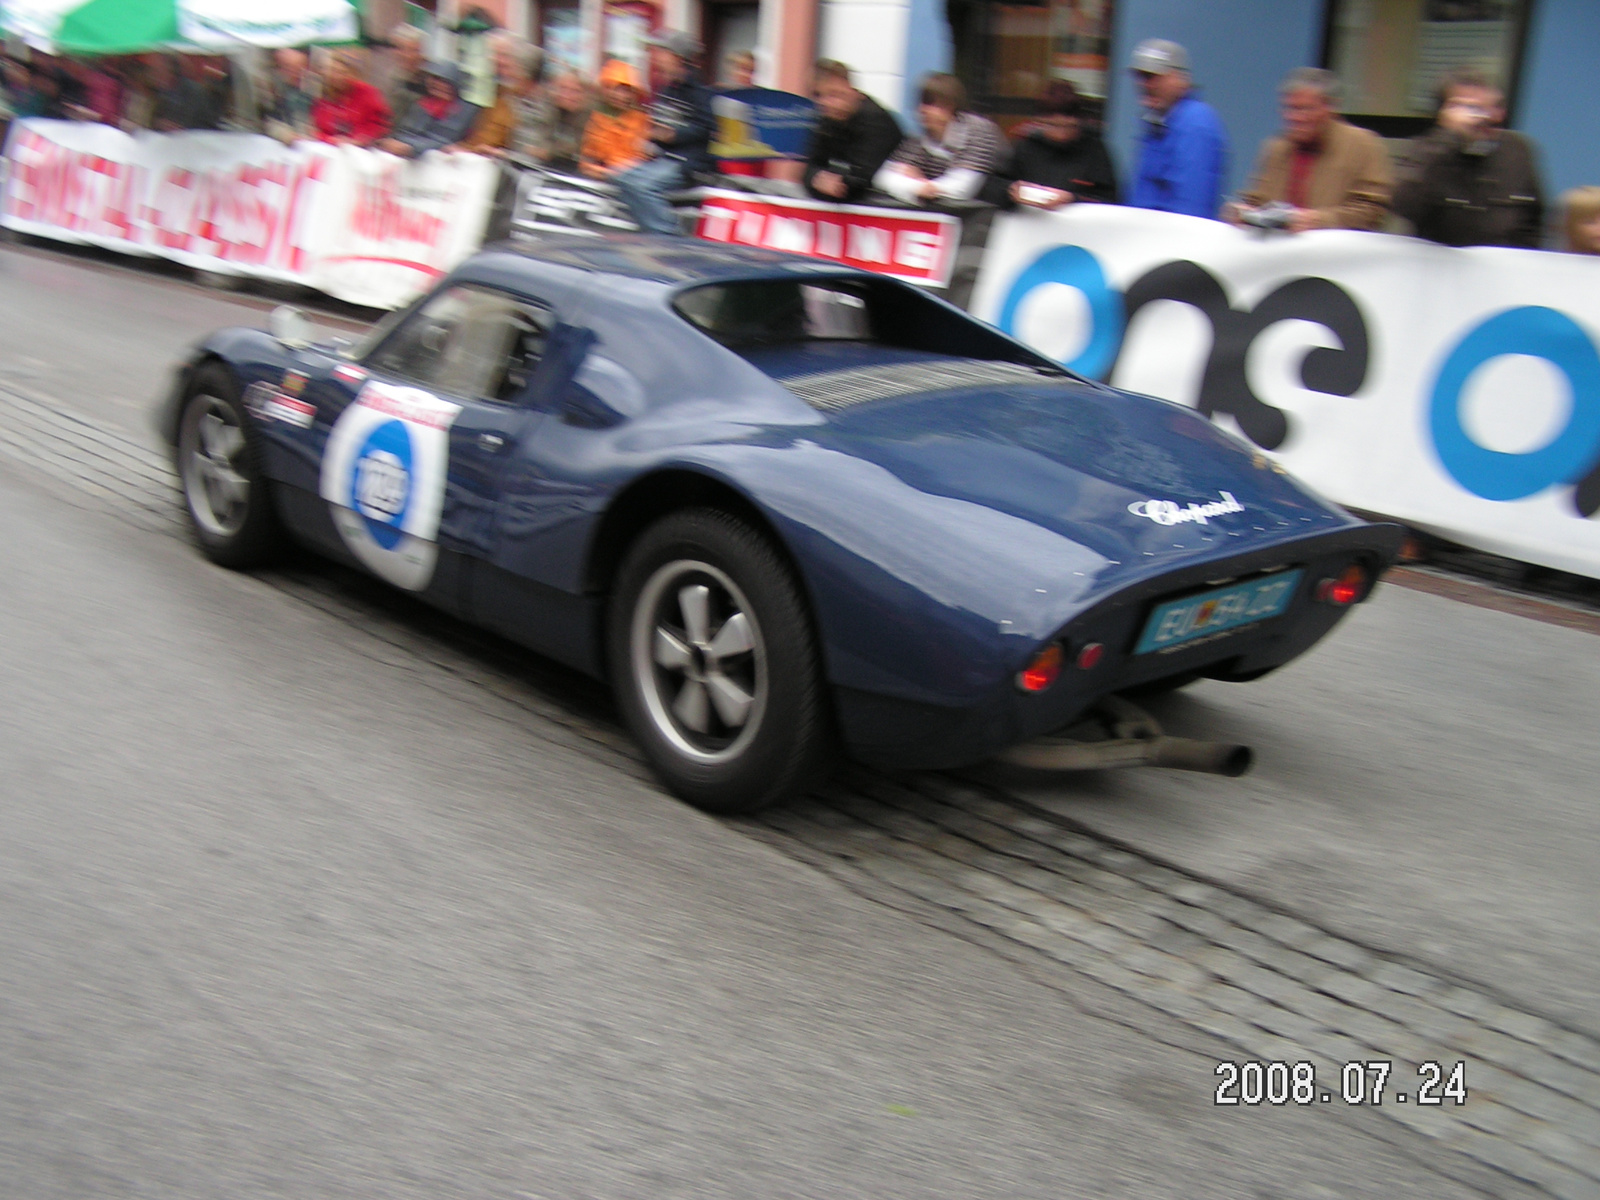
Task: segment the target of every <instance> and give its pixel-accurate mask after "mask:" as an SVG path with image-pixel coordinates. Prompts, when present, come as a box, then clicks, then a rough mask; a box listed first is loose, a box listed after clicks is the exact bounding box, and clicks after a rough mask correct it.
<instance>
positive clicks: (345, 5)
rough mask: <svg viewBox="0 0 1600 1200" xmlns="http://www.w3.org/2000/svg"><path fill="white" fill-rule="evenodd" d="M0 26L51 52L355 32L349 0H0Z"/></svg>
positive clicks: (220, 47) (344, 38)
mask: <svg viewBox="0 0 1600 1200" xmlns="http://www.w3.org/2000/svg"><path fill="white" fill-rule="evenodd" d="M0 26H3V27H4V29H5V30H6V32H8V33H11V34H14V35H15V36H17V37H20V38H22V39H23V40H24V41H26V42H27V43H28V44H29V45H31V46H33V47H35V48H36V49H39V50H45V51H48V52H50V53H53V54H138V53H141V52H143V51H146V50H169V49H170V50H205V51H212V52H219V53H220V52H224V51H227V50H236V49H240V48H242V47H246V46H261V47H266V48H272V47H277V46H303V45H305V44H306V43H308V42H353V41H355V40H357V38H359V37H360V32H361V26H360V19H359V17H358V15H357V11H356V6H355V4H354V3H353V2H352V0H272V3H271V4H264V3H262V0H0Z"/></svg>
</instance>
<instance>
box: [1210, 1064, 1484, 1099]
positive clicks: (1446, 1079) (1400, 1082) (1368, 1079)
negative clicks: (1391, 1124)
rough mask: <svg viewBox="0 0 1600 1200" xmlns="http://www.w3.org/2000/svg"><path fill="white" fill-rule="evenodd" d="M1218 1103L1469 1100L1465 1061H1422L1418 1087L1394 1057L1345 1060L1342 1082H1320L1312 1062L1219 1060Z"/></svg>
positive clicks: (1341, 1074) (1216, 1073)
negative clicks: (1397, 1065)
mask: <svg viewBox="0 0 1600 1200" xmlns="http://www.w3.org/2000/svg"><path fill="white" fill-rule="evenodd" d="M1214 1073H1215V1075H1216V1076H1217V1090H1216V1092H1215V1093H1214V1102H1215V1103H1217V1104H1222V1105H1234V1104H1241V1105H1256V1104H1272V1105H1286V1104H1333V1103H1335V1102H1339V1103H1344V1104H1384V1103H1389V1104H1420V1105H1423V1106H1425V1107H1426V1106H1430V1105H1441V1104H1465V1103H1466V1102H1467V1064H1466V1063H1464V1062H1456V1063H1439V1062H1424V1063H1418V1064H1417V1069H1416V1075H1415V1080H1416V1086H1415V1087H1412V1086H1410V1084H1409V1082H1408V1080H1410V1079H1411V1078H1412V1077H1411V1076H1410V1075H1408V1074H1407V1073H1406V1072H1405V1071H1404V1069H1403V1068H1402V1069H1401V1070H1400V1071H1396V1069H1395V1064H1394V1061H1393V1060H1392V1059H1381V1058H1380V1059H1372V1060H1370V1061H1367V1062H1347V1063H1345V1064H1344V1065H1343V1066H1342V1067H1341V1068H1340V1070H1339V1082H1338V1083H1337V1084H1334V1083H1332V1082H1331V1081H1324V1080H1318V1078H1317V1069H1316V1067H1315V1066H1314V1065H1313V1064H1311V1063H1309V1062H1294V1063H1289V1062H1260V1061H1255V1060H1247V1061H1242V1062H1219V1063H1218V1064H1217V1067H1216V1071H1215V1072H1214Z"/></svg>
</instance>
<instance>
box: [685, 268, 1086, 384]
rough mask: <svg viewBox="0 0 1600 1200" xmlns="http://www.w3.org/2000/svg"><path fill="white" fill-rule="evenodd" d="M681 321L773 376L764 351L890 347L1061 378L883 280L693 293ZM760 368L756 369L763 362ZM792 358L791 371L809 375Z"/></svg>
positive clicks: (752, 285)
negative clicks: (1019, 366) (1016, 365)
mask: <svg viewBox="0 0 1600 1200" xmlns="http://www.w3.org/2000/svg"><path fill="white" fill-rule="evenodd" d="M673 307H674V308H675V309H676V311H677V313H678V315H679V316H681V317H682V318H683V319H684V320H685V321H688V322H689V323H690V324H691V325H693V326H694V327H695V328H696V329H698V330H700V331H701V332H702V333H704V334H706V335H707V336H709V337H711V338H714V339H715V340H716V341H718V342H720V343H722V344H723V345H724V346H726V347H728V348H729V349H730V350H733V351H735V352H736V353H739V354H741V355H743V356H744V357H745V358H746V359H748V360H750V361H752V362H755V363H756V365H757V366H760V367H761V368H762V369H763V370H767V369H768V366H769V363H770V360H771V356H770V355H768V354H763V353H762V352H763V351H770V350H777V349H781V348H793V349H794V350H797V351H799V352H801V355H802V356H804V354H805V351H806V347H808V346H809V347H814V348H815V349H816V350H818V351H819V352H821V351H822V350H823V348H824V347H825V346H832V347H843V346H845V345H847V344H851V343H853V344H855V345H858V346H862V347H885V348H887V349H889V350H892V351H911V352H913V353H914V356H915V357H918V358H920V357H922V356H925V355H935V356H941V357H956V358H965V359H978V360H984V361H990V362H1009V363H1020V364H1023V365H1026V366H1028V367H1032V368H1035V369H1039V370H1045V371H1056V372H1059V371H1060V368H1059V367H1058V366H1056V365H1055V364H1053V363H1051V362H1050V361H1049V360H1047V359H1044V358H1041V357H1040V356H1039V355H1038V354H1035V353H1034V352H1033V351H1031V350H1028V349H1027V348H1025V347H1023V346H1020V345H1018V344H1017V343H1016V342H1013V341H1012V340H1011V339H1010V338H1007V337H1005V336H1004V335H1003V334H1001V333H999V332H998V331H997V330H995V329H993V328H992V327H991V326H988V325H985V324H984V323H983V322H981V321H978V320H976V319H974V318H972V317H969V316H968V315H967V314H966V313H963V312H961V311H959V310H958V309H954V308H951V307H950V306H949V305H948V304H943V303H940V302H939V301H937V300H934V299H933V298H932V297H930V296H929V295H927V294H926V293H925V292H923V291H921V290H919V289H917V288H914V287H912V286H910V285H909V284H904V283H900V282H898V281H897V280H893V279H887V278H884V277H882V276H872V275H849V276H839V277H831V278H830V277H827V276H822V277H815V276H813V277H803V276H795V275H790V276H785V277H782V278H777V279H741V280H733V281H729V282H721V283H708V284H701V285H700V286H698V287H691V288H687V289H685V290H684V291H682V292H679V293H678V295H677V296H676V297H675V298H674V300H673ZM758 359H759V360H761V361H757V360H758ZM794 359H795V355H792V354H790V355H786V356H785V362H786V364H787V366H788V367H789V368H791V369H808V368H804V367H801V366H799V364H797V363H796V362H794V361H791V360H794Z"/></svg>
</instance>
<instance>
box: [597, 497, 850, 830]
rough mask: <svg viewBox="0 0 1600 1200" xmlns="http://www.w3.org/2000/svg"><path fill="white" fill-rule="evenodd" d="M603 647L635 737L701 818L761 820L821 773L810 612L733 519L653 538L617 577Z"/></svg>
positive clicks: (818, 679) (776, 562)
mask: <svg viewBox="0 0 1600 1200" xmlns="http://www.w3.org/2000/svg"><path fill="white" fill-rule="evenodd" d="M696 613H698V615H696ZM606 647H607V650H608V656H609V661H610V670H611V681H612V685H613V686H614V687H615V689H616V694H617V701H618V703H619V705H620V706H621V708H622V712H623V716H624V718H625V719H626V720H627V723H628V727H629V728H630V729H631V730H632V731H633V735H634V737H635V738H637V739H638V741H639V744H640V745H641V746H642V747H643V748H644V751H645V754H646V756H647V757H648V758H649V759H650V762H651V764H652V765H653V766H654V767H655V769H656V771H657V772H658V773H659V774H660V776H661V778H662V779H663V781H665V783H666V785H667V787H668V788H670V789H671V790H672V791H673V792H674V793H675V794H676V795H678V796H680V797H682V798H683V799H684V800H687V801H688V802H689V803H690V804H693V805H694V806H695V807H697V808H701V809H704V810H706V811H708V812H718V813H738V812H754V811H755V810H757V809H760V808H765V807H766V806H768V805H770V804H776V803H778V802H780V801H782V800H785V799H788V798H789V797H791V796H795V795H798V794H800V793H802V792H804V791H806V790H807V789H809V788H811V787H814V786H816V785H817V784H819V783H820V782H821V781H822V779H823V778H824V776H825V775H826V773H827V770H828V767H829V766H830V765H831V762H832V758H833V736H832V724H831V717H830V714H829V705H828V695H827V685H826V682H825V680H824V678H823V674H822V665H821V657H820V655H819V654H818V652H817V639H816V634H815V632H814V631H813V629H812V626H811V620H810V616H809V614H808V612H807V608H806V603H805V600H804V598H803V596H802V594H801V591H800V588H799V586H798V584H797V582H796V581H795V578H794V576H793V574H792V572H791V571H790V570H789V567H788V565H787V564H786V563H785V562H784V560H783V558H782V557H781V556H780V555H779V554H778V552H777V551H776V550H775V549H774V548H773V546H772V544H771V543H770V542H769V541H768V540H767V539H766V538H765V537H763V536H762V535H761V534H760V533H758V532H757V531H756V530H754V529H752V528H751V527H750V526H749V525H748V524H746V523H745V522H743V521H741V520H739V519H738V518H737V517H733V516H730V515H729V514H727V513H724V512H720V511H718V510H715V509H706V508H699V509H686V510H684V511H682V512H678V513H673V514H672V515H670V516H667V517H665V518H663V519H662V520H661V521H660V522H658V523H657V524H655V525H653V526H651V527H650V528H649V529H647V530H646V531H645V532H644V533H643V534H642V535H641V536H640V537H639V540H638V541H636V542H635V543H634V544H633V546H632V547H631V548H630V549H629V550H628V553H627V555H626V557H625V558H624V560H623V563H622V567H621V570H620V571H619V572H618V576H617V586H616V588H615V589H614V591H613V593H612V600H611V607H610V611H609V614H608V619H607V639H606ZM741 698H742V699H741ZM741 705H742V706H743V707H742V708H741ZM741 713H742V715H741Z"/></svg>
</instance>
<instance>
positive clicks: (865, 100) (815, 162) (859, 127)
mask: <svg viewBox="0 0 1600 1200" xmlns="http://www.w3.org/2000/svg"><path fill="white" fill-rule="evenodd" d="M903 136H904V135H903V134H902V133H901V132H900V126H899V125H898V124H896V123H895V119H894V118H893V117H892V116H890V115H889V113H888V111H887V110H886V109H885V108H884V107H883V106H882V105H881V104H879V103H878V102H877V101H876V100H874V99H873V98H872V97H871V96H863V97H861V104H860V105H859V106H858V107H857V108H856V111H855V112H854V113H852V114H851V115H850V118H849V120H846V121H830V120H829V119H828V118H826V117H824V118H822V119H821V120H820V121H818V122H817V127H816V128H815V129H813V130H812V131H811V143H810V145H809V146H807V148H806V175H805V180H806V190H807V191H808V192H810V193H811V194H812V195H813V196H815V197H816V198H817V199H819V200H835V199H843V200H859V199H861V197H862V196H863V195H865V194H866V192H867V189H868V188H870V187H871V186H872V177H873V176H874V175H876V174H877V173H878V168H879V167H881V166H883V164H884V163H885V162H886V161H888V158H889V155H891V154H893V153H894V152H895V150H896V149H897V148H898V147H899V145H900V141H901V138H902V137H903ZM818 171H832V172H834V174H836V175H838V176H840V177H841V178H842V179H843V180H844V185H845V189H846V190H845V194H844V195H843V196H842V197H835V196H824V195H823V194H822V193H821V192H819V191H817V190H815V189H814V188H813V187H812V186H811V181H812V180H813V179H815V178H816V175H817V172H818Z"/></svg>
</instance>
